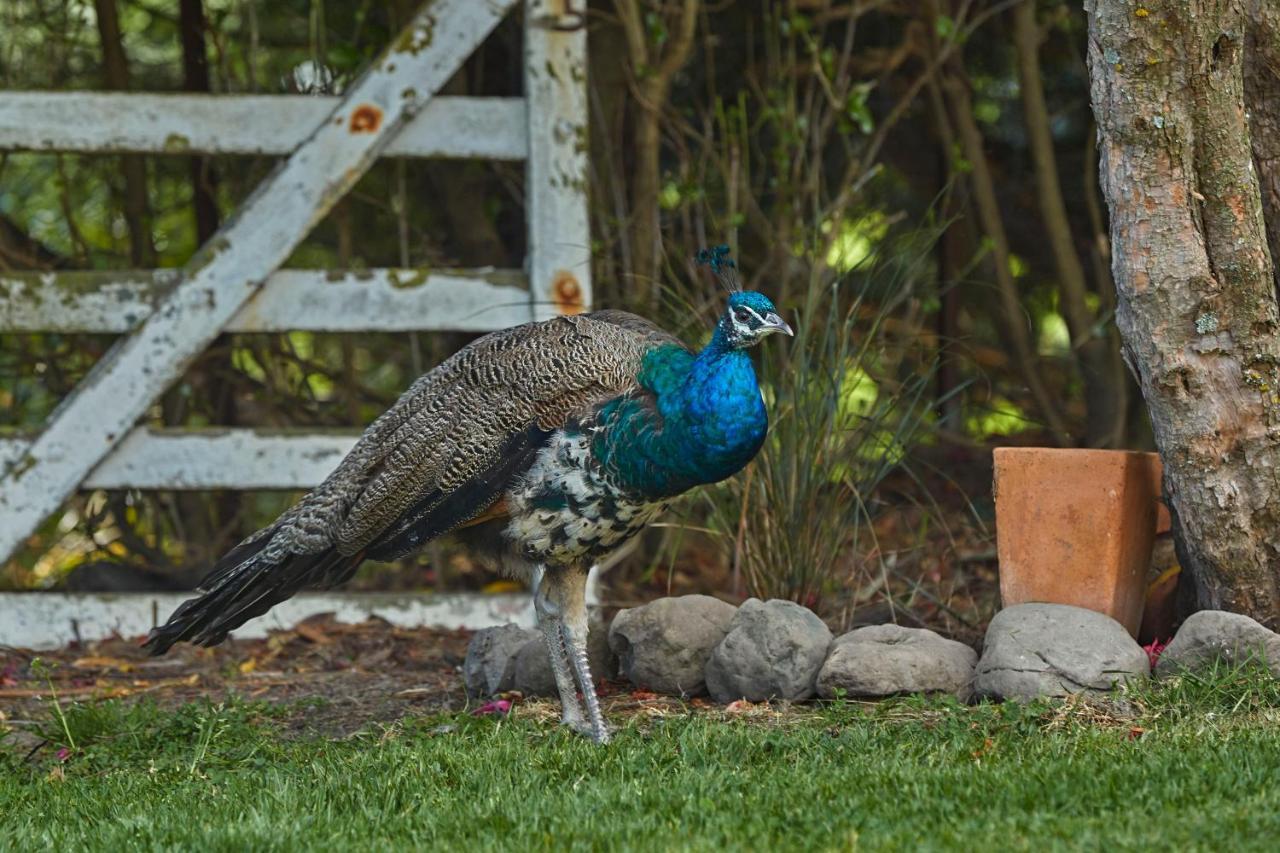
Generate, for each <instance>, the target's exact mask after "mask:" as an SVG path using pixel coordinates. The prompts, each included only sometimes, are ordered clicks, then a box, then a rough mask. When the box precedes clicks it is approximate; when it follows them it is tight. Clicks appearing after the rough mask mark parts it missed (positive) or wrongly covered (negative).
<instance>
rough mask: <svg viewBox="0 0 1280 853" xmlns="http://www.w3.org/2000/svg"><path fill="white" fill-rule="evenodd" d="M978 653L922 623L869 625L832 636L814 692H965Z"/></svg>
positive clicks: (830, 696) (827, 695)
mask: <svg viewBox="0 0 1280 853" xmlns="http://www.w3.org/2000/svg"><path fill="white" fill-rule="evenodd" d="M977 662H978V653H977V652H975V651H974V650H973V649H971V648H969V647H968V646H966V645H965V644H964V643H957V642H956V641H955V640H948V639H946V638H945V637H942V636H939V635H938V634H935V633H934V632H933V631H927V630H925V629H924V628H904V627H902V626H901V625H872V626H869V627H866V628H858V629H857V630H855V631H850V632H849V633H847V634H844V635H843V636H841V637H838V638H836V641H835V643H834V644H833V645H832V646H831V651H830V652H829V653H828V654H827V660H826V662H825V663H823V665H822V669H821V670H819V671H818V695H819V696H821V697H822V698H823V699H834V698H836V695H837V691H840V692H841V693H842V695H844V696H849V697H862V698H878V697H881V696H894V695H896V694H899V693H952V694H954V695H956V696H959V697H960V698H961V699H965V698H968V695H969V691H970V684H971V682H972V681H973V667H974V664H976V663H977Z"/></svg>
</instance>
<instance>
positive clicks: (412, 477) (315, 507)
mask: <svg viewBox="0 0 1280 853" xmlns="http://www.w3.org/2000/svg"><path fill="white" fill-rule="evenodd" d="M697 259H698V261H699V262H700V263H702V264H704V265H706V266H708V267H710V268H711V270H712V271H713V272H714V273H715V274H716V276H717V277H718V278H719V279H720V281H721V282H722V283H723V284H724V285H725V287H726V289H727V290H728V291H729V293H728V300H727V302H728V304H727V308H726V310H725V311H724V313H723V315H722V316H721V317H720V318H719V321H718V322H717V323H716V326H715V329H714V332H713V333H712V335H711V339H710V341H709V342H708V343H707V344H706V346H704V347H703V348H702V349H701V351H698V352H694V351H693V350H691V349H690V348H688V347H687V346H685V345H684V344H683V343H682V342H681V341H680V340H679V339H678V338H677V337H675V336H674V335H672V334H670V333H668V332H666V331H664V330H662V329H661V328H659V327H658V326H656V325H655V324H653V323H651V322H649V321H648V320H645V319H643V318H641V317H639V316H636V315H635V314H630V313H627V312H625V311H618V310H602V311H594V312H591V313H584V314H578V315H566V316H559V317H556V318H554V319H550V320H545V321H541V322H533V323H526V324H524V325H521V326H515V327H512V328H509V329H505V330H502V331H498V332H493V333H491V334H488V335H485V336H484V337H481V338H479V339H477V340H475V341H473V342H472V343H470V344H468V345H467V346H465V347H463V348H462V349H461V350H459V351H458V352H457V353H455V354H454V355H453V356H451V357H450V358H448V359H447V360H446V361H444V362H442V363H441V364H440V365H439V366H438V367H436V368H434V369H432V370H431V371H429V372H427V373H426V374H425V375H423V376H422V377H421V378H420V379H418V380H417V381H416V382H414V383H413V385H411V386H410V388H409V389H408V391H406V392H405V394H404V395H403V396H402V397H401V398H400V399H399V400H398V401H397V402H396V403H395V404H394V405H393V406H392V407H391V408H390V409H389V410H388V411H387V412H385V413H384V414H383V415H381V416H380V417H379V418H377V419H376V420H375V421H374V422H373V423H372V424H371V425H370V426H369V428H368V429H367V430H366V431H365V433H364V435H363V436H362V437H361V438H360V440H359V441H358V442H357V443H356V445H355V447H354V448H352V450H351V452H350V454H348V455H347V456H346V458H344V459H343V460H342V462H340V463H339V464H338V466H337V468H336V469H335V470H334V471H333V473H332V474H330V475H329V477H328V478H327V479H325V481H324V482H323V483H321V484H320V485H319V486H318V487H316V488H315V489H314V490H313V491H311V492H310V493H309V494H307V495H306V496H304V497H303V498H302V499H301V500H299V501H298V502H297V503H296V504H294V505H293V506H292V507H290V508H289V509H288V510H286V511H285V512H284V513H283V514H282V515H281V516H280V517H279V518H278V519H276V521H275V522H273V523H272V524H271V525H269V526H268V527H266V528H264V529H262V530H260V531H258V532H257V533H254V534H253V535H251V536H250V537H249V538H247V539H245V540H244V541H243V542H241V543H240V544H239V545H237V546H236V547H235V548H233V549H232V550H231V551H229V552H228V553H227V554H226V555H225V556H224V557H222V558H221V559H220V560H218V562H217V563H216V564H215V565H214V567H213V569H212V570H211V571H210V572H209V574H208V576H207V577H205V578H204V580H203V581H201V583H200V587H199V590H198V592H200V593H201V594H200V595H199V596H198V597H196V598H193V599H191V600H189V601H187V602H185V603H183V604H182V605H180V606H179V607H178V609H177V610H176V611H174V613H173V615H172V616H171V617H170V618H169V620H168V621H167V622H166V623H165V624H164V625H162V626H160V627H158V628H156V629H154V630H153V631H152V632H151V634H150V636H149V637H148V638H147V640H146V643H145V645H146V646H147V647H148V648H149V650H150V651H151V653H152V654H163V653H164V652H166V651H168V649H169V648H170V647H171V646H172V645H173V644H174V643H176V642H179V641H187V642H192V643H197V644H200V645H205V646H210V645H214V644H217V643H219V642H221V641H222V640H224V639H225V638H226V636H227V633H228V632H229V631H231V630H233V629H235V628H237V627H239V626H240V625H242V624H244V623H245V622H246V621H248V620H249V619H251V618H253V617H255V616H260V615H262V614H263V613H266V612H267V611H268V610H270V609H271V607H272V606H274V605H275V604H277V603H279V602H281V601H284V600H285V599H287V598H289V597H291V596H292V595H294V594H295V593H296V592H298V591H299V590H301V589H304V588H307V587H332V586H334V585H337V584H340V583H342V582H344V581H346V580H348V579H349V578H350V577H351V576H352V575H353V574H354V573H355V571H356V569H357V568H358V567H359V566H360V564H361V563H362V562H363V561H364V560H380V561H390V560H395V559H397V558H400V557H403V556H406V555H408V554H411V553H413V552H415V551H418V550H419V549H420V548H422V546H423V545H424V544H426V543H427V542H429V541H430V540H432V539H434V538H436V537H438V536H440V535H441V534H444V533H447V532H449V531H452V530H456V529H459V528H462V527H467V526H471V525H475V524H479V523H481V522H495V526H496V527H498V529H499V530H500V533H499V539H500V541H501V547H500V551H501V554H502V560H503V565H504V568H505V569H506V570H507V571H508V572H510V573H511V574H512V575H514V576H516V577H518V578H521V579H523V580H525V581H526V582H527V583H528V584H529V586H530V588H531V589H532V591H533V600H534V610H535V612H536V615H537V622H538V627H539V629H540V631H541V633H542V635H543V638H544V639H545V641H546V645H547V649H548V651H549V652H550V655H551V663H552V670H553V672H554V675H555V681H556V686H557V689H558V691H559V694H560V701H561V706H562V715H561V721H562V722H563V723H564V724H565V725H567V726H569V727H570V728H572V729H574V730H575V731H578V732H580V733H582V734H585V735H588V736H589V737H591V738H593V739H594V740H595V741H597V742H601V743H603V742H606V741H607V740H608V739H609V729H608V728H607V726H606V724H605V720H604V718H603V715H602V714H601V711H600V703H599V701H598V699H597V697H596V691H595V686H594V684H593V682H592V678H591V672H590V669H589V666H588V663H587V652H586V639H587V609H586V602H585V595H584V593H585V587H586V579H587V572H588V570H589V568H590V567H591V565H592V564H593V563H595V562H597V561H600V560H602V559H604V558H605V557H607V556H608V555H609V554H610V553H612V552H614V551H616V550H617V549H618V548H619V547H620V546H622V545H623V544H624V543H626V542H627V541H628V540H629V539H630V538H631V537H633V536H635V535H636V534H637V533H639V532H640V531H641V530H642V529H643V528H644V527H645V526H646V525H647V524H649V523H650V522H651V521H653V519H654V518H655V517H656V516H657V515H658V514H659V513H661V512H662V511H663V510H664V509H665V508H666V507H667V506H668V504H669V503H670V502H671V501H672V500H673V499H675V498H676V497H677V496H679V495H681V494H683V493H684V492H686V491H688V490H690V489H692V488H694V487H696V486H699V485H703V484H707V483H715V482H717V481H720V480H723V479H725V478H727V477H729V476H731V475H733V474H734V473H736V472H737V471H739V470H741V469H742V468H743V467H744V466H745V465H746V464H747V463H748V462H749V461H751V459H752V458H753V457H754V456H755V455H756V453H757V452H758V451H759V450H760V447H761V445H762V444H763V442H764V440H765V434H766V432H767V430H768V423H769V421H768V415H767V413H766V411H765V405H764V401H763V399H762V397H761V393H760V386H759V384H758V382H757V380H756V374H755V370H754V368H753V366H752V363H751V359H750V357H749V356H748V353H747V350H748V348H750V347H751V346H753V345H754V344H756V343H758V342H759V341H760V340H762V339H763V338H765V337H766V336H768V335H771V334H774V333H777V332H781V333H783V334H786V335H791V334H792V330H791V327H790V326H788V325H787V323H786V322H785V321H783V319H782V318H781V317H780V316H779V315H778V312H777V310H776V309H775V307H774V305H773V303H772V302H771V301H770V300H769V299H768V298H767V297H765V296H764V295H762V294H760V293H758V292H753V291H746V290H743V289H742V287H741V284H740V282H739V279H738V276H737V273H736V267H735V264H734V261H733V260H732V258H731V257H730V256H729V252H728V249H727V247H724V246H718V247H715V248H713V249H704V250H701V251H700V252H699V253H698V258H697ZM575 679H576V684H575ZM579 689H580V690H581V693H582V703H581V704H579V700H578V691H579ZM583 706H585V709H584V707H583ZM584 710H585V714H584Z"/></svg>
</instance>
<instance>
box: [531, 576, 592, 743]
mask: <svg viewBox="0 0 1280 853" xmlns="http://www.w3.org/2000/svg"><path fill="white" fill-rule="evenodd" d="M585 590H586V573H585V571H580V570H576V569H557V570H554V571H547V573H544V574H543V576H541V579H540V583H539V584H538V592H536V593H535V598H534V601H535V606H536V607H539V608H541V610H539V612H543V610H545V611H547V612H548V613H554V622H556V629H557V633H558V639H559V643H558V644H556V643H554V642H553V640H552V639H550V635H548V639H547V644H548V646H549V647H552V648H553V652H552V660H553V661H554V660H556V651H554V649H556V648H557V647H558V649H559V651H562V652H563V658H562V660H564V661H566V662H567V663H568V666H570V667H572V671H573V675H576V676H577V686H579V688H580V689H581V690H582V699H584V702H585V703H586V720H582V711H581V706H579V703H577V690H575V689H573V686H572V683H571V684H570V688H568V697H571V698H572V706H573V710H575V716H576V720H570V717H568V716H567V715H566V717H564V722H567V724H568V725H571V726H573V727H575V729H577V730H579V731H581V733H582V734H585V735H590V738H591V739H593V740H595V742H596V743H608V740H609V729H608V726H605V725H604V715H602V713H600V701H599V699H598V698H596V695H595V683H594V681H593V680H591V666H590V663H589V662H588V656H586V631H588V619H586V601H585V598H584V593H585ZM556 676H557V680H556V684H557V685H558V686H559V689H561V702H564V703H566V707H568V704H567V699H566V698H564V697H566V690H564V684H563V683H562V681H561V680H559V670H557V671H556Z"/></svg>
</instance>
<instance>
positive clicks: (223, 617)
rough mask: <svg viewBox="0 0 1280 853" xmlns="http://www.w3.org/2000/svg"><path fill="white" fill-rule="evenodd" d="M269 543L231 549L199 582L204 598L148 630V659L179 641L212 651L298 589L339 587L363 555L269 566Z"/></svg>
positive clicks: (312, 557) (300, 558)
mask: <svg viewBox="0 0 1280 853" xmlns="http://www.w3.org/2000/svg"><path fill="white" fill-rule="evenodd" d="M271 538H272V534H271V533H268V534H266V535H264V536H262V537H260V538H258V539H256V540H252V541H249V542H245V543H243V544H241V545H239V546H237V547H236V548H234V549H232V550H231V551H230V552H229V553H228V554H227V555H226V556H225V557H223V558H222V559H221V560H219V561H218V563H217V565H215V566H214V567H213V570H212V571H211V572H209V574H208V576H206V577H205V579H204V580H203V581H201V582H200V587H199V589H200V591H201V592H202V593H203V594H202V595H200V596H199V597H197V598H193V599H190V600H189V601H185V602H183V603H182V605H181V606H179V607H178V609H177V610H175V611H174V612H173V615H172V616H170V617H169V620H168V621H167V622H165V624H163V625H161V626H160V627H158V628H154V629H152V631H151V633H150V635H148V637H147V640H146V642H145V643H144V644H143V646H144V647H145V648H146V649H147V650H148V651H150V652H151V654H153V655H161V654H164V653H165V652H167V651H168V650H169V647H170V646H172V645H173V644H174V643H177V642H179V641H182V640H185V641H187V642H191V643H195V644H197V645H201V646H214V645H217V644H218V643H220V642H222V641H223V640H225V639H226V638H227V634H228V633H229V632H230V631H233V630H235V629H236V628H238V627H240V626H241V625H243V624H244V623H245V622H248V621H249V620H250V619H252V618H254V617H255V616H261V615H262V614H264V613H266V612H267V611H268V610H270V609H271V608H272V607H274V606H275V605H276V604H279V603H280V602H281V601H284V600H285V599H287V598H291V597H292V596H293V595H294V594H295V593H296V592H298V591H299V590H300V589H303V588H305V587H309V586H333V585H334V584H336V583H341V582H342V581H344V580H346V579H347V578H349V577H350V576H351V575H352V574H354V573H355V570H356V568H357V567H358V566H359V565H360V562H361V561H362V560H363V559H364V553H363V552H360V553H357V554H349V555H344V554H340V553H338V551H337V549H335V548H330V549H328V550H325V551H320V552H318V553H314V554H288V555H286V556H285V557H283V558H280V559H277V560H272V559H270V558H268V557H267V555H266V550H267V549H266V545H267V544H268V543H269V542H270V540H271Z"/></svg>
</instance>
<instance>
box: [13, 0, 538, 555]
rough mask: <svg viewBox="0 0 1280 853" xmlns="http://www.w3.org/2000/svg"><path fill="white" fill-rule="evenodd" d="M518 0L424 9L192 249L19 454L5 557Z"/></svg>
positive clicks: (433, 1)
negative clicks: (145, 312) (178, 274)
mask: <svg viewBox="0 0 1280 853" xmlns="http://www.w3.org/2000/svg"><path fill="white" fill-rule="evenodd" d="M514 2H515V0H429V2H427V3H425V4H424V5H423V7H422V9H421V10H420V11H419V12H418V14H417V15H415V16H414V18H413V20H412V21H411V22H410V24H409V26H408V27H407V28H406V29H405V30H404V32H403V33H402V34H401V35H400V37H399V38H398V40H397V41H396V42H395V43H394V44H393V45H392V46H391V47H389V48H388V49H387V50H386V51H385V52H384V53H383V54H382V56H381V57H380V58H379V59H378V61H377V62H376V63H374V65H373V67H372V68H370V69H369V70H368V71H367V72H365V74H364V75H363V76H361V78H360V79H359V80H358V81H356V82H355V83H354V84H353V85H352V86H351V88H350V89H349V90H348V91H347V93H346V94H345V96H344V97H343V98H342V101H341V102H340V103H339V104H338V106H337V107H336V108H335V109H334V111H333V112H332V113H331V114H330V115H328V116H327V117H326V118H325V120H324V122H323V123H322V124H320V125H319V126H318V127H317V128H316V129H315V132H314V133H312V134H311V136H310V137H309V138H308V139H307V140H306V141H305V142H303V143H302V144H301V145H299V146H298V148H297V149H296V150H295V151H294V152H293V154H292V155H290V156H289V158H288V159H287V160H285V161H284V162H283V163H281V164H280V166H279V167H278V168H277V169H276V170H275V172H273V173H272V174H271V176H270V177H268V178H267V179H266V180H265V181H263V182H262V184H261V185H259V186H258V188H257V189H256V190H255V191H254V192H253V194H252V195H250V197H249V198H248V200H246V201H245V203H244V205H243V206H242V208H241V209H240V211H239V213H238V214H237V215H236V216H235V217H234V218H233V219H231V220H230V221H228V222H227V223H226V224H225V225H224V226H223V227H222V228H221V229H220V230H219V231H218V233H217V234H216V235H214V237H213V238H212V239H211V240H210V241H209V243H207V244H206V245H205V246H204V247H202V248H201V250H200V251H199V252H197V253H196V255H195V257H193V258H192V260H191V262H190V263H188V264H187V266H186V267H185V268H184V270H183V273H182V281H181V282H180V283H179V284H178V285H177V286H176V287H175V288H174V289H173V290H172V291H171V292H170V293H169V294H168V295H167V296H166V297H165V298H164V300H163V301H162V302H161V303H160V304H159V305H158V306H157V308H156V310H155V312H154V313H152V314H151V315H150V316H149V317H148V318H147V320H146V322H145V323H143V324H142V325H141V326H140V327H139V328H138V329H137V331H135V332H134V333H133V334H130V335H128V336H127V337H125V338H122V339H121V340H120V341H118V342H117V343H116V345H115V346H113V347H112V348H111V350H110V351H108V352H107V354H106V355H104V356H103V357H102V359H101V360H99V362H98V363H97V364H96V365H95V366H94V368H93V370H91V371H90V373H89V375H88V376H87V377H85V379H84V381H83V382H81V384H80V385H79V386H77V387H76V389H75V390H74V391H73V392H72V393H71V394H70V395H68V396H67V398H66V399H65V400H64V401H63V402H62V404H61V405H59V406H58V408H57V409H56V410H55V411H54V413H53V416H52V418H51V419H50V421H49V424H48V425H47V426H46V427H45V429H44V431H43V432H42V433H41V434H40V436H39V437H38V438H36V439H35V441H33V442H32V443H31V444H30V445H29V446H28V447H27V448H26V449H25V451H23V452H22V453H21V454H20V455H19V454H15V455H16V456H17V458H16V459H13V460H11V464H9V465H8V467H7V469H6V470H5V471H4V474H3V477H0V560H3V559H6V558H8V557H9V556H10V555H11V554H12V553H13V552H14V551H15V550H16V549H17V548H18V547H19V546H20V545H22V543H23V542H24V541H25V540H26V538H27V537H28V536H29V535H30V534H31V533H32V532H33V531H34V530H35V529H36V527H37V526H38V525H39V524H40V522H41V521H43V520H44V519H45V518H46V517H48V516H49V515H50V514H51V513H52V512H54V511H55V510H56V509H57V508H58V507H59V506H61V504H62V502H63V501H64V500H66V499H67V497H68V496H70V495H71V494H72V493H73V492H74V491H75V490H76V488H77V487H78V486H79V485H80V483H81V482H82V481H83V480H84V478H85V477H86V475H88V474H89V472H90V471H91V470H92V469H93V467H94V466H95V465H96V464H97V463H98V462H99V461H100V460H101V459H102V458H103V457H104V456H105V455H106V454H107V452H108V451H110V450H111V449H112V447H114V446H115V444H116V443H117V442H119V441H120V440H121V439H123V438H124V436H125V435H126V434H127V433H128V432H129V431H130V430H131V429H132V427H133V426H134V424H135V423H136V422H137V421H138V420H139V419H140V418H141V417H142V416H143V415H144V414H146V411H147V409H148V408H149V407H150V406H151V405H152V403H154V402H155V400H157V399H158V398H159V397H160V395H161V394H162V393H164V390H165V389H166V388H167V387H168V386H169V385H170V384H172V383H173V382H174V381H175V380H176V379H178V378H179V377H180V376H181V375H182V373H183V372H184V371H185V370H186V369H187V368H188V367H189V366H190V364H191V363H192V362H193V361H194V359H195V358H196V356H197V355H198V354H199V353H200V352H201V351H202V350H204V349H205V347H207V346H208V345H209V343H210V342H211V341H212V340H213V339H214V338H215V337H216V336H217V335H218V333H219V332H220V331H222V329H223V328H224V327H225V326H226V325H227V322H228V321H229V320H230V319H231V318H232V316H233V315H234V314H235V313H236V311H237V310H238V309H239V308H240V307H241V306H242V305H243V304H244V303H245V302H246V301H247V300H248V299H249V297H251V296H252V295H253V294H254V293H255V292H256V291H257V290H258V288H259V287H261V285H262V283H263V282H264V281H265V280H266V279H267V277H268V276H270V275H271V273H272V272H274V271H275V270H276V269H277V268H278V267H279V266H280V265H281V264H282V263H283V262H284V261H285V259H287V258H288V257H289V254H290V253H291V252H292V251H293V250H294V248H295V247H297V245H298V244H299V243H300V242H302V240H303V238H305V237H306V235H307V234H308V233H309V232H310V231H311V229H312V228H313V227H314V226H315V225H316V223H317V222H319V221H320V220H321V219H322V218H323V217H324V215H325V214H326V213H327V212H328V211H329V209H330V208H331V207H333V205H334V204H335V203H336V202H337V201H338V200H339V199H340V198H342V196H343V195H344V194H345V193H346V192H347V191H348V190H349V189H350V188H351V187H352V186H353V185H354V184H355V183H356V181H357V180H359V178H360V176H361V175H363V174H364V173H365V171H366V170H367V169H368V168H369V166H370V165H371V164H372V163H373V161H374V160H375V159H376V158H377V157H378V154H379V153H380V152H381V151H382V149H383V148H384V147H385V146H386V145H387V143H388V142H389V141H390V140H391V138H392V137H393V136H395V134H396V133H397V132H398V131H399V130H400V129H401V128H402V127H403V126H404V125H405V123H406V121H407V120H408V119H409V118H410V117H411V116H412V115H413V114H414V113H415V112H416V111H417V110H419V109H421V107H422V106H423V104H425V103H426V102H427V101H428V100H430V99H431V97H432V96H434V95H435V94H436V92H437V91H439V89H440V87H441V86H443V85H444V83H445V82H446V81H447V80H448V79H449V78H450V77H451V76H452V75H453V74H454V72H455V71H457V70H458V68H459V67H461V65H462V63H463V62H464V61H465V60H466V58H467V57H468V56H470V55H471V53H472V52H473V51H474V50H475V49H476V48H477V47H478V46H479V45H480V43H481V42H482V41H483V40H484V39H485V37H486V36H488V34H489V33H490V32H491V31H492V30H493V29H494V27H496V26H497V24H498V22H499V21H501V20H502V18H503V17H504V16H505V14H506V12H507V10H508V9H509V8H510V7H511V6H512V5H513V4H514ZM272 120H273V117H272V116H270V115H263V116H262V121H264V122H271V121H272ZM2 462H3V460H0V463H2Z"/></svg>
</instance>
